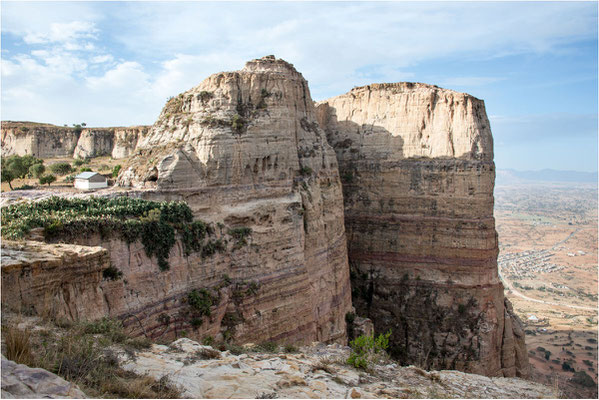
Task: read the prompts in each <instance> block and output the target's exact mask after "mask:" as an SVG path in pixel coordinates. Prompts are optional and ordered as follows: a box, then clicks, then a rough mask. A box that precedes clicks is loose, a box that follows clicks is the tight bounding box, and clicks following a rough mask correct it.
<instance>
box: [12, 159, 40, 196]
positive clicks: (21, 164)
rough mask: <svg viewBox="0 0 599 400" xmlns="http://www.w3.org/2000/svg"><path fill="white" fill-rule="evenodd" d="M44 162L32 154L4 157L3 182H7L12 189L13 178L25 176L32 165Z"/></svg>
mask: <svg viewBox="0 0 599 400" xmlns="http://www.w3.org/2000/svg"><path fill="white" fill-rule="evenodd" d="M43 163H44V161H43V160H40V159H39V158H35V157H33V156H31V155H25V156H22V157H21V156H16V155H15V156H10V157H2V182H7V183H8V186H9V187H10V189H11V190H12V181H13V180H15V179H23V178H25V177H26V176H27V174H29V169H30V168H31V167H32V166H34V165H36V164H43Z"/></svg>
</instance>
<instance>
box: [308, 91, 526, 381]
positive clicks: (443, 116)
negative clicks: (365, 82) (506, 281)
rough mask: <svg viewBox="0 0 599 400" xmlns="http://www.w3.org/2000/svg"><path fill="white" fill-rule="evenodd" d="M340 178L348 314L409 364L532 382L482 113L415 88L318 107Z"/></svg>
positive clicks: (465, 98)
mask: <svg viewBox="0 0 599 400" xmlns="http://www.w3.org/2000/svg"><path fill="white" fill-rule="evenodd" d="M318 117H319V121H320V125H321V126H322V127H323V128H325V131H326V133H327V138H328V140H329V143H330V144H331V145H332V146H333V147H334V148H335V151H336V153H337V158H338V160H339V170H340V174H341V176H342V182H343V192H344V203H345V223H346V231H347V236H348V253H349V258H350V268H351V273H352V288H353V289H352V293H353V302H354V305H355V306H356V308H357V310H358V314H359V315H364V316H368V317H369V318H371V319H372V320H373V321H374V325H375V329H376V330H377V331H378V332H384V331H386V330H388V329H392V332H393V333H392V336H391V351H392V353H393V355H394V356H395V357H397V358H398V359H399V360H401V361H402V362H404V363H417V364H420V365H423V366H426V367H427V368H437V369H459V370H463V371H466V372H474V373H479V374H484V375H488V376H502V375H503V376H526V375H527V374H528V369H529V366H528V356H527V353H526V346H525V344H524V332H523V330H522V327H521V323H520V321H519V320H518V319H517V317H515V315H514V314H513V313H512V312H511V307H510V306H509V305H506V302H507V300H504V296H503V285H502V284H501V282H500V280H499V278H498V273H497V253H498V247H497V234H496V232H495V221H494V218H493V187H494V179H495V168H494V163H493V141H492V136H491V130H490V126H489V121H488V119H487V116H486V112H485V107H484V103H483V102H482V101H481V100H478V99H476V98H474V97H472V96H469V95H467V94H463V93H456V92H453V91H449V90H444V89H440V88H438V87H436V86H430V85H424V84H412V83H397V84H375V85H370V86H365V87H359V88H354V89H353V90H352V91H350V92H349V93H347V94H345V95H341V96H338V97H334V98H331V99H329V100H326V101H324V102H322V103H321V104H320V105H319V106H318Z"/></svg>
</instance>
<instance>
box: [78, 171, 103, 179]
mask: <svg viewBox="0 0 599 400" xmlns="http://www.w3.org/2000/svg"><path fill="white" fill-rule="evenodd" d="M94 175H100V174H98V173H97V172H89V171H86V172H82V173H80V174H79V175H77V176H76V177H75V179H89V178H91V177H92V176H94Z"/></svg>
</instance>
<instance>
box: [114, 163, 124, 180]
mask: <svg viewBox="0 0 599 400" xmlns="http://www.w3.org/2000/svg"><path fill="white" fill-rule="evenodd" d="M121 168H122V166H121V164H117V165H115V166H114V168H113V169H112V177H113V178H116V177H117V176H119V172H121Z"/></svg>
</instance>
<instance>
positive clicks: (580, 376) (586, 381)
mask: <svg viewBox="0 0 599 400" xmlns="http://www.w3.org/2000/svg"><path fill="white" fill-rule="evenodd" d="M572 382H574V383H578V384H579V385H582V386H584V387H595V388H596V387H597V384H596V383H595V381H594V380H593V378H591V377H590V376H589V375H587V373H586V372H584V371H577V372H575V373H574V376H573V377H572Z"/></svg>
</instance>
